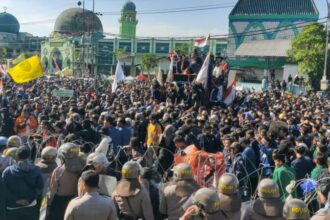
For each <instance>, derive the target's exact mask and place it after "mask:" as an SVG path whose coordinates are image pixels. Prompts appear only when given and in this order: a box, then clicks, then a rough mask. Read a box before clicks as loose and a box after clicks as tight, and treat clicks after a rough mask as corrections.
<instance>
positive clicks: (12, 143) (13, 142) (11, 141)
mask: <svg viewBox="0 0 330 220" xmlns="http://www.w3.org/2000/svg"><path fill="white" fill-rule="evenodd" d="M22 144H23V142H22V139H21V138H20V136H18V135H13V136H10V137H9V138H8V142H7V147H8V148H12V147H20V146H21V145H22Z"/></svg>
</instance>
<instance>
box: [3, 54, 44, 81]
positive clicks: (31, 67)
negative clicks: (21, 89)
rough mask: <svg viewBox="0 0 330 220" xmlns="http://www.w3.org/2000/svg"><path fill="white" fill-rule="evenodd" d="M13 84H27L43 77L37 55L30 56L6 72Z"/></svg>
mask: <svg viewBox="0 0 330 220" xmlns="http://www.w3.org/2000/svg"><path fill="white" fill-rule="evenodd" d="M8 73H9V75H10V76H11V78H12V79H13V80H14V82H15V83H18V84H21V83H27V82H30V81H32V80H35V79H37V78H40V77H42V76H43V72H42V66H41V62H40V59H39V57H38V55H35V56H32V57H30V58H28V59H26V60H24V61H22V62H20V63H19V64H17V65H16V66H15V67H13V68H10V69H9V70H8Z"/></svg>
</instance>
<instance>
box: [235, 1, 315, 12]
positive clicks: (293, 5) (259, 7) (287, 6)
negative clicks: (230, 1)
mask: <svg viewBox="0 0 330 220" xmlns="http://www.w3.org/2000/svg"><path fill="white" fill-rule="evenodd" d="M317 14H318V10H317V8H316V6H315V3H314V0H239V1H238V3H237V4H236V6H235V7H234V9H233V10H232V12H231V13H230V15H317Z"/></svg>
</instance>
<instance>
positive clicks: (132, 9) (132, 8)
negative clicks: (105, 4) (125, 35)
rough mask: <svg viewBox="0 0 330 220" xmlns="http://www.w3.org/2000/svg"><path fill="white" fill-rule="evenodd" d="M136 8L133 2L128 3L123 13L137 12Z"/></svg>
mask: <svg viewBox="0 0 330 220" xmlns="http://www.w3.org/2000/svg"><path fill="white" fill-rule="evenodd" d="M135 10H136V6H135V4H134V3H133V2H131V1H127V2H126V3H125V5H124V7H123V11H135Z"/></svg>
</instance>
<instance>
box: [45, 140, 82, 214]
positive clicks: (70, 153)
mask: <svg viewBox="0 0 330 220" xmlns="http://www.w3.org/2000/svg"><path fill="white" fill-rule="evenodd" d="M58 154H59V158H60V159H61V163H62V165H61V166H59V167H57V168H56V169H55V170H54V172H53V174H52V177H51V180H50V195H49V198H48V204H47V205H48V208H47V219H50V220H62V219H63V218H64V212H65V209H66V207H67V205H68V203H69V201H70V200H71V199H73V198H74V197H76V196H77V195H78V190H77V184H78V178H79V175H80V173H81V171H82V169H83V168H84V165H85V161H83V159H81V157H80V155H79V146H78V145H76V144H73V143H65V144H63V145H61V147H60V148H59V152H58Z"/></svg>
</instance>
